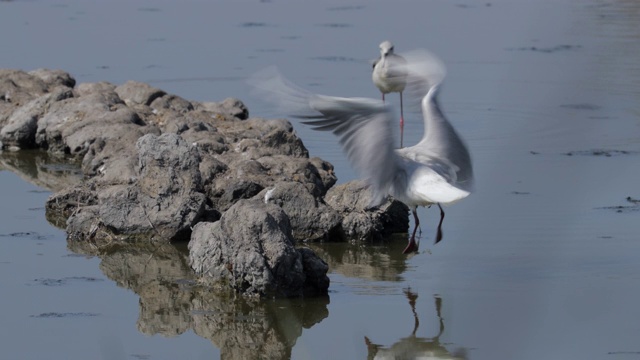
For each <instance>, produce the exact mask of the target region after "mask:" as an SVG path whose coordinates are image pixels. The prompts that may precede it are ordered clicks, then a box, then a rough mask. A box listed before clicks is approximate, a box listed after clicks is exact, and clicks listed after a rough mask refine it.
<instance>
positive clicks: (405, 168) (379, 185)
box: [252, 50, 473, 253]
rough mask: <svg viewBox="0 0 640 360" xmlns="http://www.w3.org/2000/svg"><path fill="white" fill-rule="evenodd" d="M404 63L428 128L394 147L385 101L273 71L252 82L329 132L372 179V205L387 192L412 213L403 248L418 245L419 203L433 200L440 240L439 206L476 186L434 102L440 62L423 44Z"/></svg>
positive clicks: (463, 152) (306, 121) (464, 155)
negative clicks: (314, 86)
mask: <svg viewBox="0 0 640 360" xmlns="http://www.w3.org/2000/svg"><path fill="white" fill-rule="evenodd" d="M402 70H403V71H404V72H405V74H406V87H407V90H408V91H410V92H411V93H412V94H415V95H417V96H418V97H419V98H421V100H420V103H421V107H422V115H423V121H424V126H425V133H424V136H423V137H422V139H421V140H420V142H418V143H417V144H416V145H414V146H411V147H407V148H402V149H394V148H393V129H392V127H393V126H392V124H393V123H394V116H393V115H392V113H391V111H390V107H389V106H387V105H385V104H384V103H383V102H382V101H379V100H374V99H366V98H342V97H333V96H325V95H317V94H313V93H310V92H308V91H306V90H303V89H301V88H298V87H297V86H295V85H293V84H291V83H290V82H288V81H287V80H285V79H284V78H283V77H282V76H281V75H280V74H279V73H277V71H274V70H273V69H272V70H266V71H263V72H262V73H260V74H257V75H256V76H255V77H254V78H253V79H252V83H253V85H254V86H255V88H256V89H257V90H258V91H259V92H260V95H261V96H263V97H264V98H266V99H267V100H270V101H273V102H274V103H275V104H277V105H279V106H280V109H281V110H282V111H285V112H286V113H288V114H290V115H292V116H294V117H298V118H301V119H303V121H302V122H303V123H304V124H307V125H310V126H312V128H313V129H315V130H323V131H332V132H333V133H334V134H335V135H336V136H337V137H338V139H339V141H340V144H341V145H342V148H343V150H344V152H345V154H346V155H347V157H348V159H349V162H350V163H351V165H352V166H353V167H354V168H355V169H356V171H357V172H358V173H359V175H360V176H361V177H362V178H364V179H366V180H367V181H368V183H369V184H370V186H371V190H372V193H373V200H372V203H371V206H375V205H378V204H380V203H381V202H382V201H383V200H384V199H385V198H386V196H387V195H391V196H392V197H394V198H395V199H397V200H399V201H401V202H403V203H405V204H406V205H407V206H409V207H410V208H411V210H412V212H413V216H414V219H415V228H414V230H413V232H412V235H411V238H410V239H409V244H408V245H407V248H406V249H405V251H404V252H405V253H407V252H412V251H417V249H418V242H417V241H416V239H415V235H416V230H417V228H418V226H419V224H420V222H419V219H418V215H417V212H416V209H417V207H418V206H430V205H433V204H437V205H438V207H439V208H440V213H441V217H440V223H439V225H438V231H437V235H436V240H435V242H436V243H437V242H439V241H440V240H441V239H442V230H441V226H442V220H443V219H444V211H443V210H442V207H441V206H440V205H441V204H451V203H454V202H456V201H458V200H461V199H463V198H465V197H467V196H468V195H469V194H470V193H471V192H472V190H473V169H472V165H471V157H470V155H469V151H468V150H467V147H466V145H465V144H464V142H463V141H462V139H461V138H460V136H458V134H457V132H456V131H455V129H454V128H453V126H452V125H451V124H450V123H449V122H448V121H447V119H446V118H445V116H444V114H443V113H442V111H441V110H440V107H439V106H438V101H437V95H438V90H439V88H440V84H441V82H442V80H443V79H444V74H445V70H444V65H443V64H442V63H441V62H440V61H439V60H438V59H437V58H435V57H434V56H433V55H431V54H430V53H428V52H426V51H424V50H422V51H415V52H412V53H407V54H405V63H404V64H403V65H402Z"/></svg>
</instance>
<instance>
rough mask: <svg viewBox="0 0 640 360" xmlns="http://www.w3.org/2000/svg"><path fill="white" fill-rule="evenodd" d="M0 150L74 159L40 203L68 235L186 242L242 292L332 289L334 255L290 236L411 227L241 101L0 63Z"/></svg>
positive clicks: (399, 209) (198, 260) (196, 259)
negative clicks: (79, 79)
mask: <svg viewBox="0 0 640 360" xmlns="http://www.w3.org/2000/svg"><path fill="white" fill-rule="evenodd" d="M0 149H3V150H5V151H6V150H22V151H20V153H22V152H25V151H35V150H31V149H41V150H46V153H47V154H49V156H51V157H57V158H60V159H65V160H64V161H66V162H68V163H69V164H79V165H80V169H81V174H78V173H77V171H76V173H75V174H74V177H73V178H69V181H68V183H66V184H65V183H63V184H55V186H53V185H52V186H51V187H49V188H51V189H53V190H55V191H57V192H56V193H54V194H53V195H52V196H51V197H50V199H49V200H48V202H47V204H46V209H47V218H48V219H49V220H50V221H51V222H52V223H54V224H56V225H57V226H61V227H64V228H66V230H67V234H68V238H69V241H72V242H76V243H77V242H87V243H88V244H91V246H95V247H98V248H101V247H103V246H107V245H110V244H113V243H121V244H133V243H138V242H144V243H157V244H161V243H167V242H177V241H191V243H192V244H191V245H190V246H191V249H192V251H191V256H192V259H191V260H190V262H191V266H192V268H193V270H195V271H196V272H197V273H198V274H200V276H203V277H212V278H211V279H208V280H211V282H212V283H215V282H226V283H227V284H231V285H232V286H233V287H234V288H235V289H237V290H238V291H240V292H242V293H245V294H251V295H266V294H275V295H282V296H298V295H303V294H312V293H315V294H317V293H326V291H327V287H328V279H327V277H326V270H327V267H326V263H324V261H322V260H321V259H319V258H318V257H317V256H316V255H315V253H314V252H313V251H312V250H310V249H306V248H296V247H295V244H296V243H300V242H304V241H348V240H351V241H371V240H376V239H380V238H384V237H385V236H387V235H388V234H390V233H393V232H406V231H407V230H408V213H407V211H408V209H407V208H406V207H405V206H404V205H402V204H400V203H398V202H393V201H389V202H387V203H385V204H383V205H382V206H380V207H378V208H376V209H367V208H366V204H368V202H369V198H368V196H369V195H368V190H367V189H366V186H365V185H364V184H363V183H360V182H354V183H349V184H343V185H340V186H334V184H335V183H336V181H337V178H336V176H335V174H334V172H333V166H332V165H331V164H329V163H328V162H326V161H323V160H322V159H319V158H309V154H308V151H307V149H306V148H305V147H304V144H303V143H302V141H301V140H300V139H299V138H298V137H297V136H296V135H295V132H294V131H293V127H292V125H291V123H289V122H288V121H287V120H284V119H278V120H265V119H261V118H251V117H250V116H249V111H248V109H247V108H246V107H245V106H244V104H243V103H242V102H241V101H240V100H237V99H226V100H224V101H222V102H219V103H215V102H204V103H200V102H192V101H188V100H186V99H183V98H180V97H179V96H176V95H173V94H168V93H166V92H165V91H163V90H161V89H157V88H154V87H152V86H150V85H148V84H144V83H140V82H135V81H129V82H126V83H125V84H122V85H114V84H110V83H107V82H99V83H84V84H76V82H75V80H74V79H73V77H72V76H71V75H69V74H68V73H65V72H63V71H60V70H46V69H39V70H35V71H31V72H24V71H20V70H0ZM0 151H2V150H0ZM77 175H80V176H79V177H78V176H77ZM65 185H66V186H65ZM269 224H270V225H269ZM223 225H224V226H223ZM270 226H271V227H270ZM240 244H244V246H245V247H242V246H241V245H240ZM241 250H242V251H241ZM216 251H217V253H216ZM214 253H215V254H217V255H216V256H217V257H214V256H212V254H214ZM230 263H233V267H232V270H233V271H230V270H228V266H229V264H230ZM214 269H215V271H214ZM225 269H226V272H225Z"/></svg>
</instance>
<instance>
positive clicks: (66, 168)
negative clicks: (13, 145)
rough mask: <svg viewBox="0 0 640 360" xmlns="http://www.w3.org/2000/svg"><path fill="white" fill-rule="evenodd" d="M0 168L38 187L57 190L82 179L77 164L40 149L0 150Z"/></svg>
mask: <svg viewBox="0 0 640 360" xmlns="http://www.w3.org/2000/svg"><path fill="white" fill-rule="evenodd" d="M0 170H9V171H11V172H13V173H14V174H16V175H18V176H20V177H21V178H22V179H23V180H25V181H27V182H29V183H31V184H33V185H36V186H38V187H41V188H44V189H47V190H51V191H59V190H62V189H64V188H66V187H67V186H70V185H72V184H75V183H77V182H79V181H80V180H82V172H81V171H80V168H79V164H77V163H74V162H73V161H72V160H69V159H65V158H62V157H56V156H54V155H52V154H50V153H47V152H46V151H41V150H21V151H0Z"/></svg>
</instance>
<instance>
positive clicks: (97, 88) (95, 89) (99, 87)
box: [75, 81, 116, 97]
mask: <svg viewBox="0 0 640 360" xmlns="http://www.w3.org/2000/svg"><path fill="white" fill-rule="evenodd" d="M115 90H116V86H115V85H113V84H111V83H109V82H106V81H101V82H97V83H82V84H79V85H78V86H77V87H76V88H75V91H76V94H77V95H78V96H79V97H81V96H86V95H89V94H96V93H98V94H99V93H115Z"/></svg>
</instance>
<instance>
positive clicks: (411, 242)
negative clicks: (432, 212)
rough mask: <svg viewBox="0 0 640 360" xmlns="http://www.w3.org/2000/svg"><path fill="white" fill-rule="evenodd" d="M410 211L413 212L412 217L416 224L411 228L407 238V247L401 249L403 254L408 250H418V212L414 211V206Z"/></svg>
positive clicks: (408, 251)
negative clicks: (409, 236)
mask: <svg viewBox="0 0 640 360" xmlns="http://www.w3.org/2000/svg"><path fill="white" fill-rule="evenodd" d="M412 212H413V219H414V220H415V222H416V226H415V227H414V228H413V233H412V234H411V239H409V244H407V247H406V248H404V251H402V253H403V254H408V253H410V252H418V243H417V242H416V231H417V230H418V226H420V220H419V219H418V213H417V211H416V208H414V209H413V210H412Z"/></svg>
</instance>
